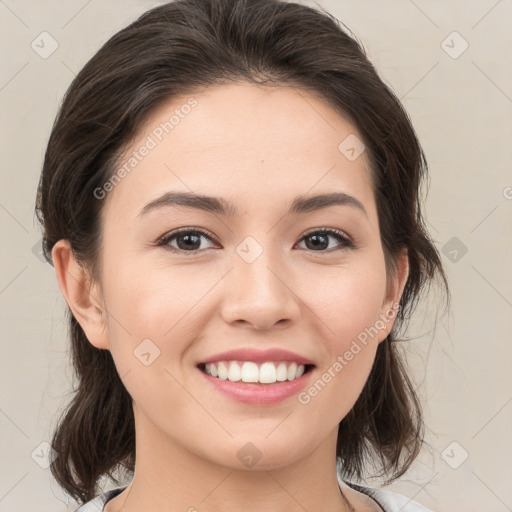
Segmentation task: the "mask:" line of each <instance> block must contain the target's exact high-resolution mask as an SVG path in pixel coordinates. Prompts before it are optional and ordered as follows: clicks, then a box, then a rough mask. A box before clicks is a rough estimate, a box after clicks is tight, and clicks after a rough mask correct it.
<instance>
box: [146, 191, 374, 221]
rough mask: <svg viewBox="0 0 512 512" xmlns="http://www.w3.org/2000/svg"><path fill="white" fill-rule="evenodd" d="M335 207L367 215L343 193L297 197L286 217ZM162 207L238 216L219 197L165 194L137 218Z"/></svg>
mask: <svg viewBox="0 0 512 512" xmlns="http://www.w3.org/2000/svg"><path fill="white" fill-rule="evenodd" d="M335 205H341V206H350V207H351V208H355V209H356V210H359V211H361V212H362V213H364V215H365V216H366V217H368V213H367V211H366V209H365V207H364V206H363V204H362V203H361V201H359V200H358V199H356V198H355V197H354V196H351V195H349V194H346V193H344V192H333V193H328V194H327V193H326V194H318V195H315V196H304V195H303V196H297V197H296V198H294V199H293V201H292V203H291V206H290V208H289V209H288V212H287V215H299V214H303V213H307V212H313V211H317V210H322V209H324V208H328V207H330V206H335ZM164 206H184V207H187V208H195V209H197V210H203V211H206V212H210V213H215V214H218V215H224V216H228V217H233V216H235V215H237V214H238V208H237V207H236V206H235V205H234V204H233V203H231V202H229V201H227V200H226V199H224V198H221V197H213V196H204V195H198V194H192V193H190V192H166V193H165V194H163V195H162V196H160V197H158V198H156V199H154V200H153V201H151V202H150V203H148V204H147V205H146V206H144V208H142V210H141V211H140V212H139V215H138V216H139V217H142V216H144V215H147V214H148V213H149V212H150V211H152V210H155V209H157V208H162V207H164Z"/></svg>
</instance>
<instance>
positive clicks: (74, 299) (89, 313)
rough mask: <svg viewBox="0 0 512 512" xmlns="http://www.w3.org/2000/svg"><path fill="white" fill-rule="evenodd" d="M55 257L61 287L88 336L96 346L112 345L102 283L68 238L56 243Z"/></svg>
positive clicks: (53, 250)
mask: <svg viewBox="0 0 512 512" xmlns="http://www.w3.org/2000/svg"><path fill="white" fill-rule="evenodd" d="M52 260H53V265H54V267H55V273H56V276H57V281H58V283H59V288H60V291H61V293H62V295H63V296H64V298H65V299H66V302H67V303H68V305H69V307H70V309H71V312H72V313H73V316H74V317H75V318H76V320H77V321H78V323H79V324H80V325H81V327H82V329H83V330H84V332H85V335H86V336H87V339H88V340H89V341H90V342H91V344H92V345H94V346H95V347H96V348H101V349H108V348H109V347H110V343H109V339H108V336H107V324H106V318H107V315H106V310H105V307H104V306H103V299H102V296H101V291H100V287H99V285H98V284H97V283H95V282H93V280H92V279H91V277H90V275H89V273H88V272H87V271H86V270H85V269H84V268H83V266H82V265H80V264H79V263H78V262H77V261H76V259H75V256H74V254H73V251H72V249H71V245H70V243H69V241H68V240H64V239H62V240H59V241H58V242H57V243H56V244H55V245H54V246H53V249H52Z"/></svg>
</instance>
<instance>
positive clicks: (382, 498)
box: [344, 480, 433, 512]
mask: <svg viewBox="0 0 512 512" xmlns="http://www.w3.org/2000/svg"><path fill="white" fill-rule="evenodd" d="M344 482H345V483H346V484H347V485H348V486H350V487H352V488H353V489H355V490H356V491H359V492H362V493H363V494H366V495H367V496H369V497H370V498H372V499H373V500H374V501H376V502H377V503H378V504H379V505H380V506H381V508H382V509H383V510H384V512H433V511H432V510H430V509H429V508H427V507H425V506H423V505H421V504H420V503H418V502H417V501H414V500H412V499H411V498H408V497H407V496H404V495H402V494H398V493H396V492H392V491H386V490H384V489H375V488H373V487H365V486H362V485H357V484H353V483H351V482H347V481H346V480H344Z"/></svg>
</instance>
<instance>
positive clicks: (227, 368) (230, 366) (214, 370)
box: [199, 361, 312, 384]
mask: <svg viewBox="0 0 512 512" xmlns="http://www.w3.org/2000/svg"><path fill="white" fill-rule="evenodd" d="M311 366H312V365H304V364H300V363H296V362H294V361H276V362H274V361H266V362H262V363H256V362H254V361H218V362H215V363H213V362H212V363H206V364H202V365H199V369H200V370H202V371H203V372H204V373H206V374H207V375H210V376H212V377H214V378H217V379H219V380H228V381H230V382H245V383H259V384H274V383H275V382H285V381H294V380H295V379H298V378H299V377H301V376H302V375H303V374H304V373H305V372H306V371H308V370H309V368H310V367H311Z"/></svg>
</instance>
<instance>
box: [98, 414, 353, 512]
mask: <svg viewBox="0 0 512 512" xmlns="http://www.w3.org/2000/svg"><path fill="white" fill-rule="evenodd" d="M136 431H137V437H136V466H135V473H134V477H133V480H132V483H131V484H130V486H129V487H128V488H127V489H125V490H124V491H123V492H122V493H121V494H119V495H118V496H116V497H115V498H113V499H112V500H111V501H109V502H108V503H107V505H106V507H105V509H104V510H105V512H141V511H145V510H165V511H166V512H178V511H180V512H183V511H187V512H197V511H206V510H207V511H208V512H228V511H232V510H244V512H260V511H261V510H265V511H267V512H304V510H318V511H327V510H329V511H334V512H348V511H350V510H353V509H352V508H351V507H350V505H349V503H347V499H346V498H345V496H344V495H343V493H342V492H341V491H340V487H339V485H338V480H337V475H336V458H335V446H336V435H337V431H334V432H333V433H332V435H329V437H328V438H327V439H326V441H325V442H323V443H322V444H321V445H320V446H318V447H317V448H316V449H312V450H311V451H310V452H307V453H306V454H305V455H304V457H303V458H301V459H300V460H297V461H294V462H293V463H292V464H287V465H286V466H282V465H279V464H277V463H276V462H275V461H273V462H272V464H269V465H267V466H263V465H262V464H260V463H258V464H256V465H255V466H254V467H251V468H247V469H240V468H235V467H230V466H228V465H222V464H219V463H216V461H213V460H211V459H209V458H207V457H208V454H204V456H201V454H196V453H192V452H190V451H187V450H185V449H184V448H183V446H182V445H181V444H179V443H176V442H171V441H170V440H169V438H168V437H166V436H164V435H163V434H162V432H161V431H158V430H157V429H156V428H155V426H154V425H153V424H151V423H150V422H148V421H144V420H143V419H142V418H139V419H137V420H136ZM245 444H246V441H245V440H244V441H240V446H243V445H245ZM249 451H250V450H249ZM260 462H261V463H263V462H264V454H262V457H261V461H260ZM344 489H345V488H344Z"/></svg>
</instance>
